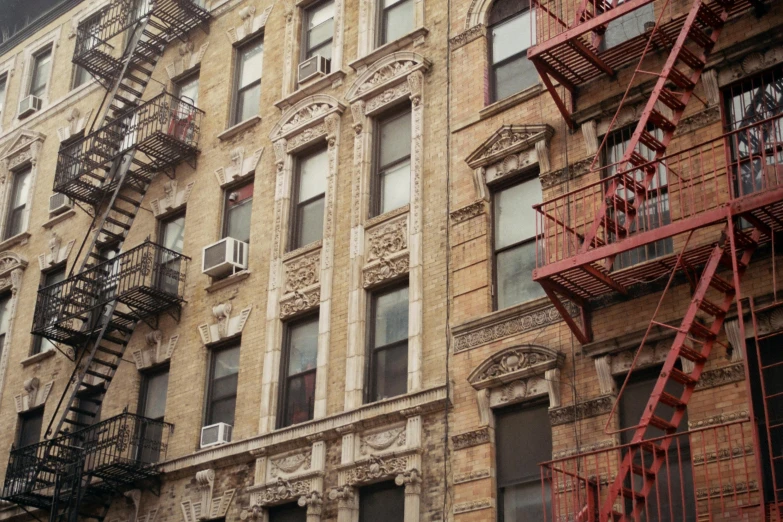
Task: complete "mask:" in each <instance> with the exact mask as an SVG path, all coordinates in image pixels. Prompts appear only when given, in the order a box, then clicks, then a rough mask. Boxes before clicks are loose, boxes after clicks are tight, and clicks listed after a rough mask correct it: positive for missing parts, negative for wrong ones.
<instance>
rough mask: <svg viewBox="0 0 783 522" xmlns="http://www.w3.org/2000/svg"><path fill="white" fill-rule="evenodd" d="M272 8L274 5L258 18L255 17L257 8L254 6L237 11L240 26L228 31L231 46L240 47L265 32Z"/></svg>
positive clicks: (227, 35)
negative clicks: (244, 42)
mask: <svg viewBox="0 0 783 522" xmlns="http://www.w3.org/2000/svg"><path fill="white" fill-rule="evenodd" d="M272 7H274V4H272V5H270V6H269V7H267V8H266V9H264V10H263V11H262V12H261V14H259V15H258V16H254V15H255V14H256V6H254V5H248V6H245V7H243V8H242V9H240V10H239V11H237V14H238V15H239V19H240V23H239V25H237V26H235V27H232V28H231V29H229V30H227V31H226V37H227V38H228V41H229V42H230V43H231V45H238V44H239V43H241V42H243V41H245V40H248V39H249V38H252V37H253V36H255V35H257V34H260V33H261V31H263V30H264V26H265V25H266V21H267V19H268V18H269V13H271V12H272Z"/></svg>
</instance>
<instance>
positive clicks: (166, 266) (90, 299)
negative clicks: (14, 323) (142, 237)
mask: <svg viewBox="0 0 783 522" xmlns="http://www.w3.org/2000/svg"><path fill="white" fill-rule="evenodd" d="M188 261H190V258H189V257H187V256H184V255H182V254H180V253H178V252H175V251H173V250H169V249H167V248H164V247H162V246H160V245H157V244H155V243H152V242H150V241H147V242H145V243H142V244H141V245H139V246H137V247H135V248H133V249H131V250H128V251H127V252H124V253H122V254H120V255H118V256H117V257H115V258H113V259H111V260H110V261H105V262H103V263H100V264H98V265H96V266H94V267H93V268H91V269H89V270H85V271H84V272H81V273H79V274H76V275H74V276H72V277H70V278H68V279H66V280H65V281H62V282H60V283H56V284H53V285H50V286H47V287H44V288H41V289H40V290H39V291H38V299H37V301H36V306H35V316H34V318H33V330H32V333H33V334H35V335H41V336H43V337H46V338H48V339H51V340H52V341H55V342H62V343H65V344H69V345H74V346H76V345H79V344H80V343H82V342H83V341H84V340H85V338H86V337H89V336H90V335H91V334H92V329H91V328H90V326H89V325H90V324H91V323H92V322H95V321H97V320H98V318H99V316H100V314H101V312H102V311H103V308H104V307H105V306H106V305H108V304H110V303H111V302H113V301H115V300H116V301H117V302H118V303H120V304H123V305H126V306H127V307H128V309H129V310H128V315H130V316H132V317H133V318H134V319H135V320H141V319H144V318H146V317H150V316H154V315H157V314H159V313H161V312H163V311H165V310H166V309H168V308H171V307H174V306H178V305H180V304H181V303H182V301H183V291H184V282H185V274H186V272H187V264H188Z"/></svg>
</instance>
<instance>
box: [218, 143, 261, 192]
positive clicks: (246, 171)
mask: <svg viewBox="0 0 783 522" xmlns="http://www.w3.org/2000/svg"><path fill="white" fill-rule="evenodd" d="M263 154H264V148H263V147H261V148H260V149H257V150H256V151H255V152H254V153H253V154H252V155H251V156H249V157H245V149H244V147H237V148H235V149H232V150H231V153H230V162H229V164H228V165H226V166H225V167H220V168H219V169H217V170H215V177H216V178H217V181H218V184H219V185H220V186H221V187H223V186H225V185H228V184H229V183H233V182H235V181H237V180H240V179H242V178H244V177H247V176H249V175H250V174H253V173H254V172H255V171H256V168H258V164H259V162H260V161H261V156H262V155H263Z"/></svg>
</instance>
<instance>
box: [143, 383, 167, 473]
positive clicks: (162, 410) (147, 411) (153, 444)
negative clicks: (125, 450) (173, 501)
mask: <svg viewBox="0 0 783 522" xmlns="http://www.w3.org/2000/svg"><path fill="white" fill-rule="evenodd" d="M168 388H169V369H168V368H165V369H163V370H158V371H156V372H152V373H147V374H144V375H142V378H141V394H140V396H139V415H140V416H141V417H144V418H146V419H149V420H150V421H154V422H145V421H140V422H141V424H140V429H141V433H140V435H141V440H142V444H141V445H140V448H139V453H140V455H139V458H140V460H141V461H142V462H157V461H158V460H159V458H160V449H161V445H160V443H161V442H162V441H163V430H164V424H162V422H163V417H164V415H165V414H166V394H167V392H168Z"/></svg>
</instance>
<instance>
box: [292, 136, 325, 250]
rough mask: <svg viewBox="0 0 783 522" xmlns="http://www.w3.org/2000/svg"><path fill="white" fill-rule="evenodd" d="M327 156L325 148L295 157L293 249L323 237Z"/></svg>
mask: <svg viewBox="0 0 783 522" xmlns="http://www.w3.org/2000/svg"><path fill="white" fill-rule="evenodd" d="M328 170H329V159H328V157H327V151H326V149H325V148H322V149H319V150H318V151H316V152H312V153H310V154H308V155H306V156H302V157H300V158H297V160H296V182H295V188H294V197H293V198H292V201H293V202H294V210H293V215H292V219H291V248H290V249H289V250H295V249H297V248H299V247H301V246H304V245H308V244H310V243H312V242H314V241H318V240H320V239H321V238H323V233H324V201H325V191H326V178H327V175H328Z"/></svg>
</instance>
